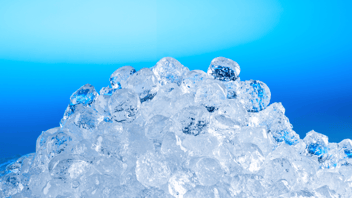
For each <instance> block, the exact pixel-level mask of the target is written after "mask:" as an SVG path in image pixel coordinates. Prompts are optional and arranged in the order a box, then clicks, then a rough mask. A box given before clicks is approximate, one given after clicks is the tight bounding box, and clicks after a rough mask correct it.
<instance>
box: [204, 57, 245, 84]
mask: <svg viewBox="0 0 352 198" xmlns="http://www.w3.org/2000/svg"><path fill="white" fill-rule="evenodd" d="M240 72H241V69H240V66H239V65H238V63H236V62H235V61H233V60H231V59H228V58H225V57H217V58H214V59H213V60H212V61H211V63H210V66H209V68H208V74H209V75H212V76H213V77H214V79H217V80H221V81H234V80H236V79H237V77H238V76H239V75H240Z"/></svg>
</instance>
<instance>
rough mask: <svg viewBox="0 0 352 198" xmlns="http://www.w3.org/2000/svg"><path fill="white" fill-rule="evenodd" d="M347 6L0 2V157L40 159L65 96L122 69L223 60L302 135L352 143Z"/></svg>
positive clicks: (253, 0)
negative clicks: (262, 87) (168, 60)
mask: <svg viewBox="0 0 352 198" xmlns="http://www.w3.org/2000/svg"><path fill="white" fill-rule="evenodd" d="M351 7H352V1H347V0H344V1H343V0H337V1H317V0H312V1H303V0H296V1H292V0H282V1H277V0H266V1H264V0H263V1H260V0H246V1H244V0H242V1H240V0H232V1H224V0H223V1H206V0H202V1H200V0H195V1H184V0H181V1H180V0H179V1H169V0H166V1H165V0H163V1H161V0H160V1H159V0H158V1H139V0H132V1H112V0H111V1H91V0H85V1H83V0H77V1H69V0H60V1H44V0H32V1H25V0H0V68H1V73H0V85H1V89H2V91H1V92H0V94H1V95H0V98H1V99H0V101H1V102H0V104H1V114H0V157H8V156H12V155H15V154H26V153H29V152H34V151H35V141H36V138H37V136H38V135H39V134H40V133H41V131H43V130H47V129H49V128H52V127H56V126H58V125H59V121H60V119H61V117H62V115H63V112H64V110H65V108H66V106H67V104H68V102H69V97H70V95H71V94H72V93H73V92H74V91H75V90H76V89H78V88H79V87H80V86H82V85H84V84H86V83H90V84H92V85H94V86H95V87H96V89H97V91H99V89H100V88H101V87H103V86H107V85H108V84H109V76H110V74H111V73H112V72H113V71H114V70H116V69H117V68H119V67H120V66H123V65H132V66H134V67H135V68H136V69H140V68H142V67H151V66H153V65H154V64H155V63H156V62H157V61H158V60H159V59H160V58H162V57H165V56H172V57H174V58H176V59H178V60H179V61H180V62H181V63H182V64H184V65H185V66H188V67H189V68H190V69H202V70H205V71H206V69H207V67H208V65H209V63H210V61H211V60H212V59H213V58H215V57H218V56H224V57H227V58H231V59H233V60H235V61H237V62H238V63H239V64H240V66H241V69H242V71H241V75H240V76H241V79H242V80H247V79H258V80H261V81H263V82H265V83H266V84H267V85H268V86H269V88H270V89H271V92H272V102H282V103H283V105H284V107H285V108H286V115H287V116H288V117H289V118H290V121H291V123H292V124H293V126H294V130H295V131H296V132H297V133H299V134H300V136H301V138H303V137H304V136H305V134H306V133H307V132H308V131H310V130H312V129H315V130H316V131H318V132H320V133H323V134H326V135H328V136H329V140H330V141H333V142H339V141H341V140H342V139H345V138H352V116H351V111H352V107H351V103H352V82H351V74H352V56H351V52H352V50H351V49H352V47H351V46H352V39H351V35H352V28H351V20H352V14H351V12H350V8H351Z"/></svg>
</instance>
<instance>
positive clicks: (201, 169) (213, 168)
mask: <svg viewBox="0 0 352 198" xmlns="http://www.w3.org/2000/svg"><path fill="white" fill-rule="evenodd" d="M193 170H194V172H195V173H196V175H197V178H198V180H199V183H200V184H201V185H203V186H212V185H215V184H216V183H217V182H219V180H220V178H221V177H222V175H223V170H222V169H221V166H220V164H219V162H218V161H217V160H215V159H212V158H200V159H199V160H198V161H197V162H196V165H195V167H193Z"/></svg>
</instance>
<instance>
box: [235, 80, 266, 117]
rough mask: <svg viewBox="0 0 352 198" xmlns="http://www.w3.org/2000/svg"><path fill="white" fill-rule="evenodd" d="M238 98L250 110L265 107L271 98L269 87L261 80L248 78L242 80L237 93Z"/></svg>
mask: <svg viewBox="0 0 352 198" xmlns="http://www.w3.org/2000/svg"><path fill="white" fill-rule="evenodd" d="M236 98H237V99H238V100H239V101H240V102H241V103H242V104H243V105H244V106H245V107H246V109H247V110H248V111H250V112H258V111H261V110H263V109H265V108H266V107H267V106H268V105H269V103H270V99H271V93H270V90H269V87H268V86H267V85H266V84H265V83H263V82H261V81H259V80H246V81H244V82H241V87H240V88H239V91H238V92H237V93H236Z"/></svg>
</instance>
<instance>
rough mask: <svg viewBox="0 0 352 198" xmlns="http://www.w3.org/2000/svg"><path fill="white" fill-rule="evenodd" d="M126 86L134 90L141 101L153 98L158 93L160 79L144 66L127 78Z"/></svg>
mask: <svg viewBox="0 0 352 198" xmlns="http://www.w3.org/2000/svg"><path fill="white" fill-rule="evenodd" d="M126 88H129V89H132V90H134V91H135V92H136V93H137V94H138V95H139V98H140V99H141V102H144V101H147V100H151V99H153V97H154V96H155V95H156V93H157V89H158V80H157V78H156V76H155V75H154V73H153V72H152V70H150V69H149V68H143V69H141V70H139V71H138V72H136V73H135V74H133V75H132V76H131V77H129V78H128V79H127V86H126Z"/></svg>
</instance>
